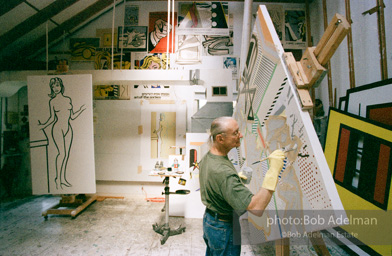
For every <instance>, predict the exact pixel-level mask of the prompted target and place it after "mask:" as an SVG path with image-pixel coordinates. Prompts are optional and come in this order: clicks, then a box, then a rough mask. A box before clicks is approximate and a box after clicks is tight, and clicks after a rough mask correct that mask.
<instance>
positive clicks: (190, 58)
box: [176, 35, 203, 65]
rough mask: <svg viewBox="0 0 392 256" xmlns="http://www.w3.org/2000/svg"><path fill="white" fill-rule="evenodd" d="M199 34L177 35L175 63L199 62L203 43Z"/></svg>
mask: <svg viewBox="0 0 392 256" xmlns="http://www.w3.org/2000/svg"><path fill="white" fill-rule="evenodd" d="M202 40H203V39H202V36H201V35H179V36H178V42H177V43H178V47H177V54H176V63H177V64H183V65H184V64H198V63H201V58H202V57H201V56H202V54H203V44H202Z"/></svg>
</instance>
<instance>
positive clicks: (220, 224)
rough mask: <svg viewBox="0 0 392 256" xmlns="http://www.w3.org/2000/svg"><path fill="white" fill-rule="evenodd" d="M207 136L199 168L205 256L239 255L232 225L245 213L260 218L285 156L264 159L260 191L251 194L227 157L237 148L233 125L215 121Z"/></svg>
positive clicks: (237, 133)
mask: <svg viewBox="0 0 392 256" xmlns="http://www.w3.org/2000/svg"><path fill="white" fill-rule="evenodd" d="M210 133H211V135H210V142H211V147H210V151H209V152H208V153H207V154H206V155H205V156H204V157H203V159H202V160H201V162H200V164H199V166H200V176H199V179H200V192H201V200H202V202H203V204H204V205H205V206H206V212H205V213H204V218H203V232H204V235H203V238H204V241H205V242H206V245H207V250H206V255H214V256H215V255H240V253H241V244H240V243H238V244H237V243H235V242H234V239H233V233H234V232H233V223H238V216H239V215H241V214H243V213H245V212H246V210H248V211H250V212H252V213H253V214H255V215H257V216H261V215H262V214H263V211H264V209H265V208H266V207H267V205H268V203H269V201H270V200H271V197H272V194H273V192H274V191H275V188H276V185H277V182H278V175H279V172H280V170H281V169H282V167H283V160H284V158H285V156H284V153H283V151H281V150H275V151H274V152H273V153H272V154H271V155H270V156H269V157H268V158H269V161H270V168H269V170H268V172H267V174H266V177H265V178H264V181H263V184H262V188H261V189H260V190H259V191H258V192H257V193H256V194H253V193H252V192H251V191H250V190H249V189H248V188H247V187H246V186H245V185H244V184H243V183H242V182H241V180H240V178H239V176H238V174H237V171H236V169H235V168H234V166H233V164H232V163H231V162H230V160H229V159H228V157H227V154H228V152H229V151H230V150H231V149H232V148H234V147H239V146H240V144H241V138H242V134H241V132H240V131H239V126H238V123H237V121H236V120H235V119H233V118H231V117H219V118H217V119H215V120H214V121H213V122H212V124H211V129H210ZM237 214H238V215H237ZM233 216H234V217H233ZM236 216H237V217H236Z"/></svg>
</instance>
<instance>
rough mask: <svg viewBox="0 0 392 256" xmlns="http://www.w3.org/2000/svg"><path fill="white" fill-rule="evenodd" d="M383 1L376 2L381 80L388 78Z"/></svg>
mask: <svg viewBox="0 0 392 256" xmlns="http://www.w3.org/2000/svg"><path fill="white" fill-rule="evenodd" d="M384 8H385V5H384V1H383V0H377V21H378V38H379V45H380V58H381V59H380V65H381V79H382V80H385V79H387V78H388V64H387V49H386V42H385V18H384Z"/></svg>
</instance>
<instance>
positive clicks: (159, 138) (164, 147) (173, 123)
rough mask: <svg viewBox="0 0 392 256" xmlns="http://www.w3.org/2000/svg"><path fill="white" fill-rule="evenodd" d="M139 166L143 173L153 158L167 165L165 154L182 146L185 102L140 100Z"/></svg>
mask: <svg viewBox="0 0 392 256" xmlns="http://www.w3.org/2000/svg"><path fill="white" fill-rule="evenodd" d="M140 104H141V109H140V111H141V112H140V117H141V120H140V121H141V129H142V131H141V132H140V135H141V136H140V168H141V170H143V171H146V172H147V173H150V171H151V170H153V169H154V166H155V163H156V162H157V161H159V162H160V161H162V163H163V166H165V167H168V166H169V155H174V154H176V147H184V146H185V134H186V103H185V102H184V101H181V102H176V101H170V100H168V101H166V100H151V101H148V100H142V101H140Z"/></svg>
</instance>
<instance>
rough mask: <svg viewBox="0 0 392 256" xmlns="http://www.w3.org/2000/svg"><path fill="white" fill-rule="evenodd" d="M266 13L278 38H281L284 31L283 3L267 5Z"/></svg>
mask: <svg viewBox="0 0 392 256" xmlns="http://www.w3.org/2000/svg"><path fill="white" fill-rule="evenodd" d="M267 8H268V13H269V15H270V17H271V20H272V23H274V27H275V30H276V34H277V35H278V37H279V40H281V41H282V40H283V31H284V26H285V25H284V10H283V5H268V7H267Z"/></svg>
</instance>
